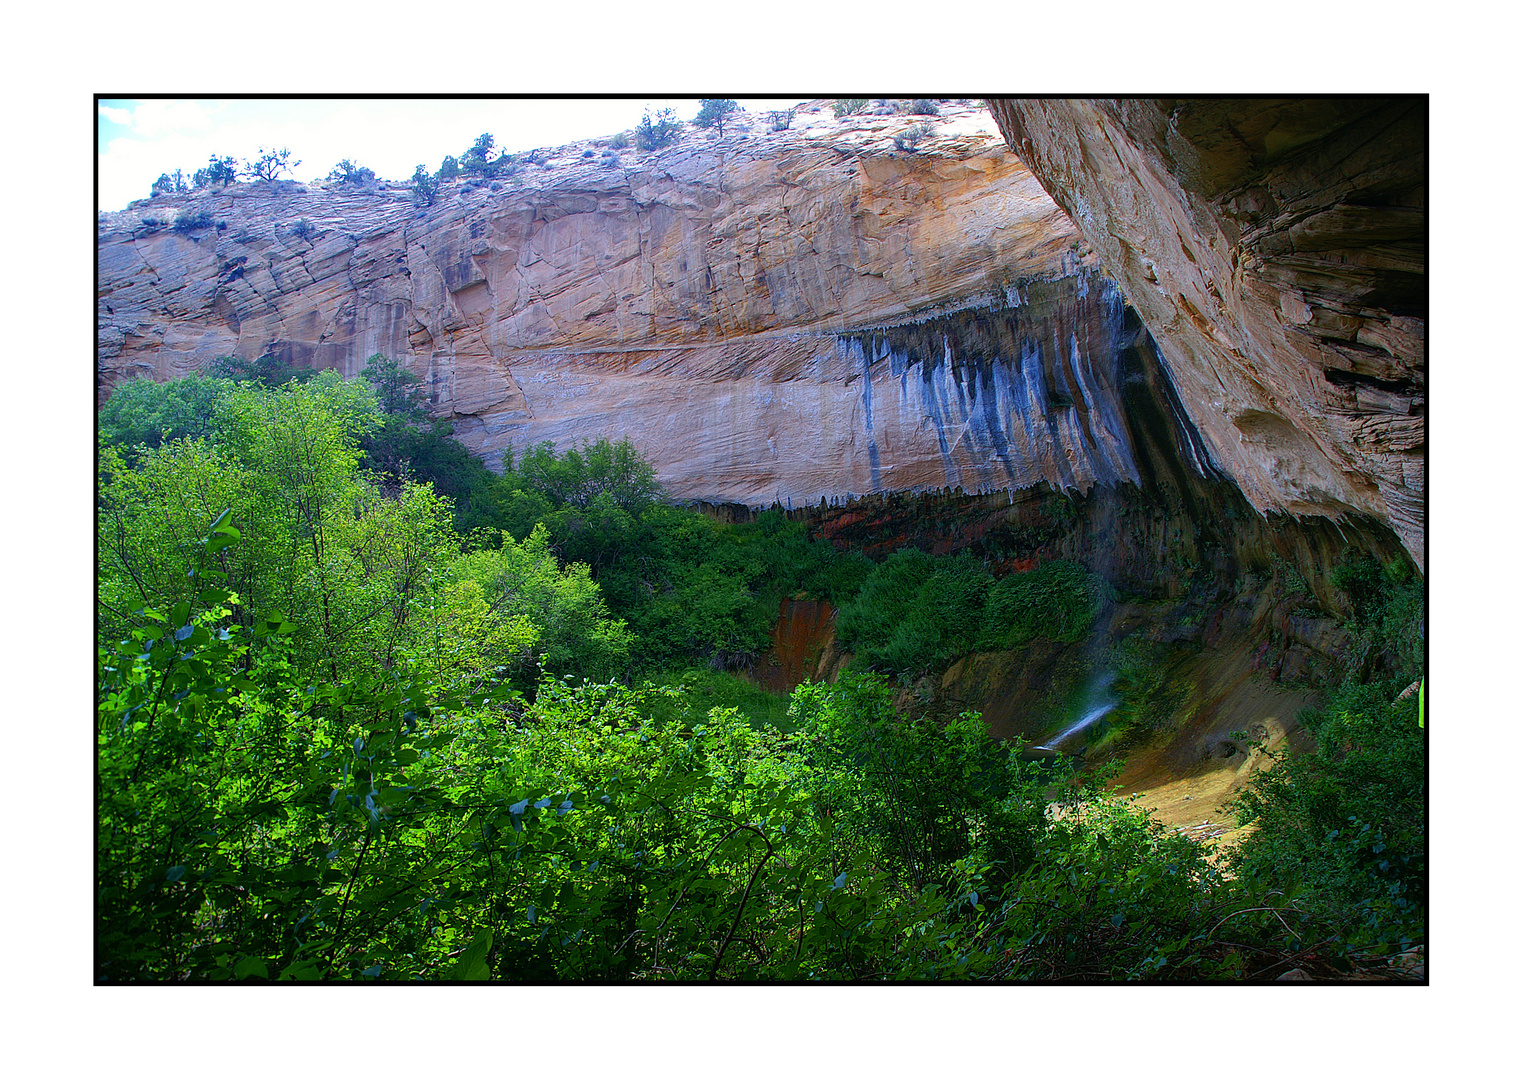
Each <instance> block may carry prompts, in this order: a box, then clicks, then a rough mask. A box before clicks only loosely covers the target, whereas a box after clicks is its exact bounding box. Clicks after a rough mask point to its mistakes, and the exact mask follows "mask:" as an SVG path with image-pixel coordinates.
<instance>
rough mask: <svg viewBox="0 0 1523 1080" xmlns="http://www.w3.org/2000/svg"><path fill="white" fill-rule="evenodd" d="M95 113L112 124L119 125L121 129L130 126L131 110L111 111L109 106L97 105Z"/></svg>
mask: <svg viewBox="0 0 1523 1080" xmlns="http://www.w3.org/2000/svg"><path fill="white" fill-rule="evenodd" d="M95 111H96V112H98V113H100V114H101V115H102V116H104V117H105V118H106V119H107V120H110V121H111V122H112V123H113V124H121V125H122V127H129V126H130V125H131V124H132V110H131V109H113V108H112V107H111V106H110V105H97V106H96V107H95Z"/></svg>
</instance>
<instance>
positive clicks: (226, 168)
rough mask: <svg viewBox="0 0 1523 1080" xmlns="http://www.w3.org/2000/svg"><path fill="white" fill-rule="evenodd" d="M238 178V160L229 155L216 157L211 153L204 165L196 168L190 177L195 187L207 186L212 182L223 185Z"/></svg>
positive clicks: (225, 185)
mask: <svg viewBox="0 0 1523 1080" xmlns="http://www.w3.org/2000/svg"><path fill="white" fill-rule="evenodd" d="M237 179H238V161H237V159H236V158H231V157H218V156H217V155H216V154H213V155H212V156H211V157H210V158H209V159H208V160H207V162H206V165H205V167H203V168H200V169H197V170H196V172H195V175H194V176H193V177H192V180H193V182H194V183H195V186H196V187H198V188H199V187H209V186H210V185H212V184H221V185H222V186H223V187H227V185H229V184H231V183H232V182H233V181H235V180H237Z"/></svg>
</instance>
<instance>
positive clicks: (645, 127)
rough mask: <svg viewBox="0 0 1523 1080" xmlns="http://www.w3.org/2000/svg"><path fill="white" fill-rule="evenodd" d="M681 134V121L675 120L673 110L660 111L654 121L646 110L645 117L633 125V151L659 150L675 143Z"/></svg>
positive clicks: (675, 114)
mask: <svg viewBox="0 0 1523 1080" xmlns="http://www.w3.org/2000/svg"><path fill="white" fill-rule="evenodd" d="M681 134H682V121H681V120H678V119H677V113H676V111H675V110H674V109H662V110H661V112H660V113H659V114H658V115H657V116H656V118H655V119H654V120H653V119H652V118H651V114H650V110H649V109H646V110H645V115H644V116H642V117H641V118H640V122H639V123H638V124H636V125H635V149H636V150H641V151H646V150H659V149H661V147H663V146H670V145H671V144H672V143H674V142H676V141H677V137H678V136H679V135H681Z"/></svg>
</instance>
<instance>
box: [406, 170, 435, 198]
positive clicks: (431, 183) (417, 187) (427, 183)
mask: <svg viewBox="0 0 1523 1080" xmlns="http://www.w3.org/2000/svg"><path fill="white" fill-rule="evenodd" d="M438 194H439V181H438V180H436V179H435V178H434V177H432V176H430V175H429V174H428V170H427V169H426V168H424V167H423V166H422V165H419V166H418V167H417V168H416V169H414V170H413V173H412V201H413V202H415V203H417V204H418V205H419V206H432V205H434V196H436V195H438Z"/></svg>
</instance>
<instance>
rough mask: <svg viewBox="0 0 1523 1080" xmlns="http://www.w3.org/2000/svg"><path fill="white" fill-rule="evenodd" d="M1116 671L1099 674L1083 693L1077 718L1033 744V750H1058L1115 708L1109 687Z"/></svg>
mask: <svg viewBox="0 0 1523 1080" xmlns="http://www.w3.org/2000/svg"><path fill="white" fill-rule="evenodd" d="M1115 678H1116V673H1115V672H1114V671H1107V672H1104V673H1103V674H1101V675H1100V676H1099V677H1098V678H1096V679H1095V680H1094V682H1092V683H1091V684H1090V686H1089V689H1088V691H1087V692H1086V693H1085V695H1084V701H1083V703H1082V704H1081V705H1080V706H1079V719H1077V720H1075V721H1074V722H1073V723H1072V724H1069V725H1068V727H1066V728H1064V729H1063V730H1062V731H1060V732H1058V734H1056V735H1054V736H1053V737H1052V738H1050V739H1048V740H1046V741H1045V742H1042V743H1039V744H1037V745H1036V746H1033V747H1032V749H1033V750H1058V749H1060V748H1061V747H1062V745H1063V743H1064V742H1066V741H1068V740H1069V739H1071V738H1073V737H1074V736H1075V735H1078V734H1079V733H1080V732H1082V731H1084V730H1085V729H1086V728H1088V727H1089V726H1090V725H1092V724H1094V723H1095V722H1096V721H1098V720H1100V719H1101V718H1102V717H1104V716H1105V715H1106V714H1107V713H1109V712H1111V710H1113V709H1115V707H1116V702H1115V701H1113V700H1111V695H1110V687H1111V683H1112V682H1114V681H1115Z"/></svg>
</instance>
